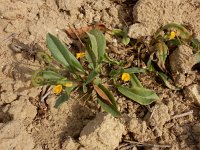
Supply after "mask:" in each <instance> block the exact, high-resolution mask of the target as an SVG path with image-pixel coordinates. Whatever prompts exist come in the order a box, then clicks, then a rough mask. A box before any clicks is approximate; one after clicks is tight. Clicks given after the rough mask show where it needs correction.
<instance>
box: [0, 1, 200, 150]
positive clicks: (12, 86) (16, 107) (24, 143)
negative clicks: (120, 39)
mask: <svg viewBox="0 0 200 150" xmlns="http://www.w3.org/2000/svg"><path fill="white" fill-rule="evenodd" d="M132 4H133V2H132ZM132 4H131V1H129V0H127V1H126V2H124V3H123V1H117V0H115V1H114V0H98V1H96V2H94V1H92V0H73V1H72V0H45V1H44V0H35V1H28V0H1V5H0V64H1V72H0V79H1V80H0V149H2V150H11V149H13V150H14V149H15V150H59V149H60V150H62V149H63V150H64V149H70V150H77V149H80V150H84V149H85V150H88V149H91V150H92V149H99V150H103V149H110V150H111V149H114V148H116V147H118V146H119V147H120V146H122V145H123V144H124V140H132V141H138V142H141V143H153V144H168V145H172V147H171V148H169V149H172V150H179V149H183V150H196V149H200V130H199V126H200V117H199V107H198V106H196V103H197V102H198V103H199V101H200V100H199V97H200V96H199V93H200V92H198V90H199V87H198V86H199V81H200V74H199V72H195V74H196V79H195V81H193V82H196V84H197V85H195V86H192V87H191V88H192V89H194V87H197V88H196V89H194V90H190V87H187V88H185V89H184V93H185V94H184V93H183V92H182V91H180V92H176V91H171V90H169V89H167V88H165V87H164V86H163V85H162V84H161V83H159V82H157V80H156V78H155V77H154V76H153V75H139V79H140V80H141V82H142V83H143V85H144V86H145V87H147V88H151V89H154V90H155V91H156V92H157V94H158V95H159V97H160V100H159V101H158V102H156V104H153V105H151V106H149V108H148V107H144V106H141V105H139V104H137V103H135V102H132V101H130V100H128V99H126V98H124V97H121V96H118V95H115V97H116V100H117V103H118V104H119V108H120V111H121V112H122V113H123V117H122V118H121V119H114V118H113V117H111V116H110V115H108V114H102V113H99V111H101V110H99V108H98V107H97V106H96V105H94V104H93V103H94V102H87V103H85V101H84V100H80V96H79V94H78V93H74V94H73V96H72V98H71V99H70V100H69V101H68V102H66V103H64V104H63V105H62V106H61V107H60V108H59V109H55V108H54V107H53V105H54V103H55V96H54V95H52V94H51V95H49V96H48V98H47V99H46V100H45V101H41V100H40V97H41V95H42V92H41V91H43V90H45V88H48V87H45V88H40V87H39V88H33V87H31V86H30V77H31V74H32V73H33V71H34V70H36V69H38V68H39V67H40V64H39V63H38V62H37V61H34V58H33V57H29V55H30V56H32V52H31V51H30V49H26V50H21V51H20V52H17V53H16V51H17V50H16V49H12V50H11V49H10V48H9V47H8V45H9V44H10V43H12V39H11V36H12V37H14V38H16V39H18V40H19V41H21V42H23V43H24V44H28V45H29V46H30V44H31V43H33V42H34V43H37V44H38V45H39V46H40V47H41V49H43V50H47V48H46V45H45V37H46V34H47V32H50V33H52V34H54V35H56V36H57V37H58V38H60V39H61V40H63V41H65V42H66V44H70V43H71V42H72V41H71V39H70V38H69V37H68V36H67V34H66V33H65V32H63V29H66V28H67V26H68V25H71V26H72V25H74V26H75V27H76V28H78V27H82V26H85V25H90V24H93V23H98V22H101V23H103V24H105V25H106V27H108V28H114V27H115V28H123V27H125V26H128V25H130V24H132V23H134V22H139V23H136V24H134V25H132V26H131V27H130V31H129V34H130V35H131V36H132V37H138V36H140V35H150V34H152V33H153V32H154V31H155V30H156V29H157V28H158V27H160V25H163V24H166V23H167V22H177V23H186V24H188V25H190V26H191V27H192V28H193V29H194V31H195V33H196V34H197V37H198V38H199V36H200V35H199V33H200V32H199V31H200V29H199V23H200V22H199V15H198V14H199V13H200V8H199V6H200V1H199V0H193V1H191V2H190V1H188V0H184V1H178V0H174V1H173V0H140V1H139V2H138V3H137V4H136V5H135V6H134V7H133V5H132ZM161 6H162V7H161ZM132 9H133V10H134V11H133V19H134V20H132V15H131V13H130V12H131V11H132ZM163 15H164V16H163ZM133 21H134V22H133ZM143 31H144V32H143ZM190 69H191V68H190ZM192 84H193V83H192ZM188 88H189V89H188ZM188 92H195V93H191V94H188ZM188 95H189V96H188ZM191 95H192V96H191ZM195 98H196V99H195ZM198 105H199V104H198ZM191 110H193V113H192V114H190V115H187V116H185V117H184V116H183V117H180V118H179V117H176V115H179V114H182V113H185V112H188V111H191ZM128 146H130V145H128ZM132 147H133V146H132ZM137 148H138V149H140V147H137ZM137 148H136V147H134V148H133V149H134V150H135V149H137ZM130 149H131V148H130ZM146 149H151V148H150V147H146ZM152 149H156V148H152ZM166 149H167V148H166Z"/></svg>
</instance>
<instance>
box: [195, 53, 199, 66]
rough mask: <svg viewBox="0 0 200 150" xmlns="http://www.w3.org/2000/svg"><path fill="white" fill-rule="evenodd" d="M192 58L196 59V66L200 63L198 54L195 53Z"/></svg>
mask: <svg viewBox="0 0 200 150" xmlns="http://www.w3.org/2000/svg"><path fill="white" fill-rule="evenodd" d="M194 57H195V59H196V64H197V63H200V52H197V53H196V54H194Z"/></svg>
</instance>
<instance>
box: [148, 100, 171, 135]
mask: <svg viewBox="0 0 200 150" xmlns="http://www.w3.org/2000/svg"><path fill="white" fill-rule="evenodd" d="M152 110H153V112H152V114H151V117H150V118H149V124H150V125H151V126H152V127H154V129H155V132H156V134H157V136H158V137H159V136H162V130H163V126H164V124H165V123H166V122H167V121H169V120H170V115H169V110H168V107H167V105H165V104H162V103H160V104H156V105H155V106H154V107H153V108H152Z"/></svg>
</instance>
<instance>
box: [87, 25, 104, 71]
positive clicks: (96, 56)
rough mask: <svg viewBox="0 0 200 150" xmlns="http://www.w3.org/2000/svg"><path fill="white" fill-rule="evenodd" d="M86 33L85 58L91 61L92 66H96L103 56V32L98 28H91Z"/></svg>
mask: <svg viewBox="0 0 200 150" xmlns="http://www.w3.org/2000/svg"><path fill="white" fill-rule="evenodd" d="M87 35H88V40H87V51H86V58H87V60H88V62H90V63H92V68H93V69H94V68H96V67H97V65H98V64H99V63H101V61H102V60H103V58H104V54H105V48H106V39H105V37H104V35H103V33H102V32H101V31H99V30H96V29H95V30H92V31H90V32H89V33H87Z"/></svg>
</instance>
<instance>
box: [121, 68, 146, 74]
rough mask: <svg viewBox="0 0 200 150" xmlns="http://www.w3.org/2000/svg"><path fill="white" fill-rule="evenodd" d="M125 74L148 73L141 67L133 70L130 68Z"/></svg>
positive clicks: (125, 70)
mask: <svg viewBox="0 0 200 150" xmlns="http://www.w3.org/2000/svg"><path fill="white" fill-rule="evenodd" d="M123 72H126V73H129V74H131V73H142V72H143V73H144V72H146V69H143V68H139V67H132V68H128V69H124V71H123Z"/></svg>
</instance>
